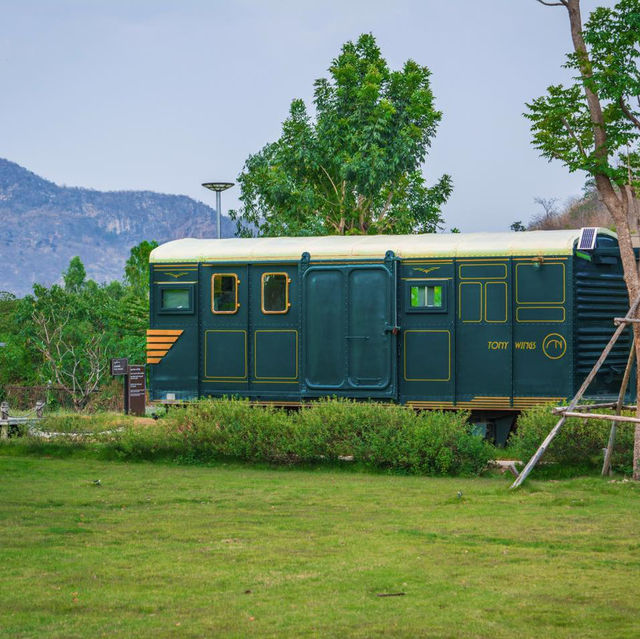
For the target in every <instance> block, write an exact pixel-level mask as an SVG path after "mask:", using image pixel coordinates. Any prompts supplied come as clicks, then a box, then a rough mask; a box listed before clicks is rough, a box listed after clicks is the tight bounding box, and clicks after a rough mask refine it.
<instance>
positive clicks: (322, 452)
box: [114, 400, 495, 475]
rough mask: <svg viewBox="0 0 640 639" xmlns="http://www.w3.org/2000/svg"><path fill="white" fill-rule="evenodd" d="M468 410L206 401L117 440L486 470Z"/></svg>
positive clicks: (189, 456)
mask: <svg viewBox="0 0 640 639" xmlns="http://www.w3.org/2000/svg"><path fill="white" fill-rule="evenodd" d="M466 419H467V415H466V414H464V413H439V412H422V413H417V414H416V413H414V412H413V411H411V410H409V409H406V408H404V407H401V406H396V405H390V404H377V403H373V402H366V403H358V402H354V401H348V400H323V401H318V402H315V403H314V404H312V405H311V406H310V407H307V408H303V409H301V410H300V411H298V412H287V411H285V410H279V409H274V408H260V407H254V406H251V405H250V404H249V402H247V401H244V400H203V401H201V402H198V403H197V404H194V405H191V406H189V407H187V408H186V409H177V410H175V411H172V412H171V414H170V416H169V417H167V418H166V419H162V420H159V421H158V422H156V423H155V424H154V425H150V426H148V427H145V428H128V429H127V430H126V431H125V432H124V433H123V434H122V435H121V436H119V437H118V438H117V440H116V441H114V446H115V447H116V449H117V450H118V451H119V453H120V454H121V455H122V456H123V457H124V458H126V459H155V458H170V459H176V460H179V461H187V462H188V461H194V462H196V461H197V462H207V461H212V460H215V459H221V458H228V459H237V460H248V461H254V462H256V461H262V462H270V463H285V464H291V463H318V462H338V461H339V460H340V459H343V458H345V457H349V458H353V460H354V461H355V462H357V463H360V464H362V465H364V466H366V467H370V468H377V469H387V470H393V471H400V472H406V473H413V474H425V475H472V474H478V473H480V472H481V471H482V470H483V469H484V468H485V466H486V464H487V462H488V461H489V459H491V458H492V457H493V456H494V452H495V451H494V449H493V447H492V446H491V445H490V444H488V443H487V442H486V441H484V440H482V439H481V438H479V437H477V436H474V435H472V434H471V429H470V427H469V425H468V424H467V423H466Z"/></svg>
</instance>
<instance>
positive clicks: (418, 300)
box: [411, 285, 442, 308]
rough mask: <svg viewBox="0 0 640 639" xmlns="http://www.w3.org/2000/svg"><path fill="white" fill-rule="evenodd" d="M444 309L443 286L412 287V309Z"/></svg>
mask: <svg viewBox="0 0 640 639" xmlns="http://www.w3.org/2000/svg"><path fill="white" fill-rule="evenodd" d="M418 306H426V307H427V308H442V286H423V285H420V286H412V287H411V307H412V308H416V307H418Z"/></svg>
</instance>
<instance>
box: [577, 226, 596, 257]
mask: <svg viewBox="0 0 640 639" xmlns="http://www.w3.org/2000/svg"><path fill="white" fill-rule="evenodd" d="M597 237H598V228H597V227H595V226H585V227H584V228H583V229H581V230H580V239H579V240H578V250H579V251H593V249H594V248H595V247H596V239H597Z"/></svg>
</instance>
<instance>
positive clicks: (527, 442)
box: [508, 405, 634, 473]
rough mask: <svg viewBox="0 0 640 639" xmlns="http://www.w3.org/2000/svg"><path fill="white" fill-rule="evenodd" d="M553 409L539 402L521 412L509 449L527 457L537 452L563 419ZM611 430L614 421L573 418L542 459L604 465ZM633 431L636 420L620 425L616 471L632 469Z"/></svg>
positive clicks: (590, 466)
mask: <svg viewBox="0 0 640 639" xmlns="http://www.w3.org/2000/svg"><path fill="white" fill-rule="evenodd" d="M551 411H552V406H550V405H545V406H535V407H533V408H530V409H528V410H526V411H524V412H523V413H522V414H521V415H520V417H519V418H518V425H517V429H516V432H515V433H514V434H513V435H512V436H511V438H510V439H509V444H508V450H509V451H510V452H511V454H512V455H514V456H517V457H518V458H519V459H522V460H523V461H526V460H528V459H529V458H530V457H531V456H532V455H533V454H534V453H535V452H536V450H537V449H538V447H539V446H540V444H541V443H542V442H543V441H544V438H545V437H546V436H547V435H548V434H549V431H550V430H551V429H552V428H553V427H554V426H555V424H556V423H557V421H558V419H559V416H558V415H554V414H553V413H552V412H551ZM610 430H611V422H610V421H606V420H604V419H589V420H583V419H577V418H570V419H568V420H567V421H566V423H565V424H564V426H563V427H562V428H561V430H560V432H559V433H558V435H556V437H555V439H554V440H553V441H552V442H551V444H550V446H549V448H548V449H547V450H546V452H545V454H544V457H543V458H542V459H543V461H546V462H557V463H558V464H559V465H561V466H568V467H580V468H585V469H593V468H601V467H602V461H603V454H602V449H603V448H605V447H606V446H607V442H608V441H609V431H610ZM633 432H634V428H633V425H632V424H619V425H618V429H617V433H616V443H615V447H614V451H613V458H612V467H613V469H614V470H615V471H618V472H623V473H630V472H631V470H632V466H633Z"/></svg>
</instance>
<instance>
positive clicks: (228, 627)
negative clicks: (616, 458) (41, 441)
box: [0, 456, 640, 639]
mask: <svg viewBox="0 0 640 639" xmlns="http://www.w3.org/2000/svg"><path fill="white" fill-rule="evenodd" d="M0 478H1V484H0V485H1V489H2V496H1V497H0V534H1V535H2V537H1V541H0V559H1V562H2V563H1V566H2V568H1V569H2V577H1V579H0V635H1V636H2V637H47V638H51V637H65V638H69V637H100V636H107V637H213V636H222V637H309V636H318V637H345V636H346V637H490V638H498V637H508V638H509V639H513V638H514V637H537V638H545V637H572V638H575V637H604V636H607V637H616V638H621V637H630V638H631V637H633V638H637V637H638V636H640V583H639V577H640V509H639V507H640V486H637V485H635V484H633V483H608V482H607V481H602V480H600V479H596V478H586V479H574V480H566V481H564V480H563V481H559V482H541V481H539V482H536V481H533V482H530V483H529V484H528V485H527V487H525V488H524V489H523V490H521V491H520V492H515V493H514V492H509V491H508V490H507V488H508V486H509V483H510V481H511V480H510V478H508V477H494V478H486V479H433V478H420V477H401V476H388V475H375V474H361V473H350V472H341V471H339V470H328V469H322V470H268V469H260V468H255V467H250V466H240V465H223V464H220V465H217V466H212V467H179V466H175V465H163V464H150V463H135V464H124V463H119V462H105V461H98V460H92V459H79V458H69V459H53V458H47V457H36V456H29V457H20V456H17V457H11V456H1V457H0ZM95 479H100V482H101V485H99V486H97V485H94V483H93V480H95ZM458 491H462V497H461V498H459V497H458V496H457V493H458ZM399 592H403V593H405V594H404V596H397V597H378V596H377V595H378V594H379V593H399Z"/></svg>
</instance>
